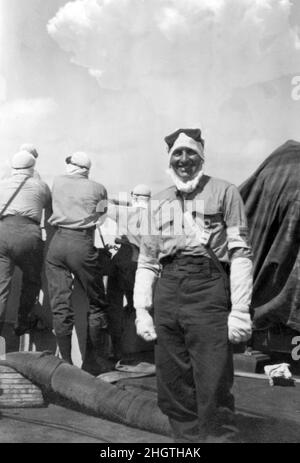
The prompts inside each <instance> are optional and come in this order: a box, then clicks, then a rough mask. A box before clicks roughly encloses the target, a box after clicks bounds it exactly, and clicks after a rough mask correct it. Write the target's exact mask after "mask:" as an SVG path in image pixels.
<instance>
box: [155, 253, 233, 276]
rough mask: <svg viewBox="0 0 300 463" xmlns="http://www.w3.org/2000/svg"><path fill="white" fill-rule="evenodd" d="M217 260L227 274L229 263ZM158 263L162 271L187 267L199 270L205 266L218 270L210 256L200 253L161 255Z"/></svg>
mask: <svg viewBox="0 0 300 463" xmlns="http://www.w3.org/2000/svg"><path fill="white" fill-rule="evenodd" d="M219 262H220V264H221V266H222V267H223V269H224V271H225V272H226V274H227V275H228V274H229V270H230V266H229V264H228V263H227V262H221V261H219ZM160 263H161V264H162V267H163V271H166V270H167V271H176V270H181V271H184V270H186V271H188V269H189V268H190V269H191V268H193V269H194V270H195V271H197V269H198V270H200V269H203V268H205V267H206V268H210V269H212V270H216V269H217V270H218V268H217V267H216V265H215V263H214V262H213V261H212V259H211V258H209V257H207V256H201V255H198V256H192V255H190V256H189V255H184V254H175V255H173V256H167V257H163V258H162V259H161V261H160Z"/></svg>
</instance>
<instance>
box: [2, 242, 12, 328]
mask: <svg viewBox="0 0 300 463" xmlns="http://www.w3.org/2000/svg"><path fill="white" fill-rule="evenodd" d="M13 272H14V263H13V261H12V259H11V258H10V257H9V256H8V255H6V254H5V253H3V252H1V247H0V323H4V317H5V310H6V306H7V301H8V297H9V291H10V287H11V281H12V276H13Z"/></svg>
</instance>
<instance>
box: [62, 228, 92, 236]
mask: <svg viewBox="0 0 300 463" xmlns="http://www.w3.org/2000/svg"><path fill="white" fill-rule="evenodd" d="M95 230H96V226H94V227H89V228H67V227H58V231H60V232H67V233H73V232H75V233H81V234H82V235H92V234H93V233H94V232H95Z"/></svg>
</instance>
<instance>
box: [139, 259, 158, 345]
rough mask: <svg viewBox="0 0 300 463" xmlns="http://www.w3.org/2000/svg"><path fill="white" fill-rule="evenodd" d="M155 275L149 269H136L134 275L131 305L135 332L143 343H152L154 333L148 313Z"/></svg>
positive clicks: (151, 300) (151, 301)
mask: <svg viewBox="0 0 300 463" xmlns="http://www.w3.org/2000/svg"><path fill="white" fill-rule="evenodd" d="M156 280H157V276H156V274H155V273H154V272H153V271H152V270H149V269H145V268H138V269H137V272H136V275H135V284H134V296H133V305H134V307H135V310H136V319H135V326H136V332H137V334H138V335H139V336H141V337H142V338H143V339H144V340H145V341H154V340H155V339H156V337H157V336H156V332H155V328H154V321H153V318H152V317H151V315H150V313H149V311H150V310H151V308H152V305H153V291H154V285H155V282H156Z"/></svg>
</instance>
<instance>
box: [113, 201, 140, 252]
mask: <svg viewBox="0 0 300 463" xmlns="http://www.w3.org/2000/svg"><path fill="white" fill-rule="evenodd" d="M144 210H145V208H143V207H140V206H123V205H117V204H112V203H109V204H108V207H107V214H106V216H107V217H108V218H110V219H111V220H113V221H114V222H115V223H116V235H117V236H119V237H121V236H124V235H125V236H126V237H127V239H128V241H129V242H130V243H131V244H134V245H135V246H137V247H139V246H140V242H141V235H140V227H141V222H142V217H143V214H144Z"/></svg>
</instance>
